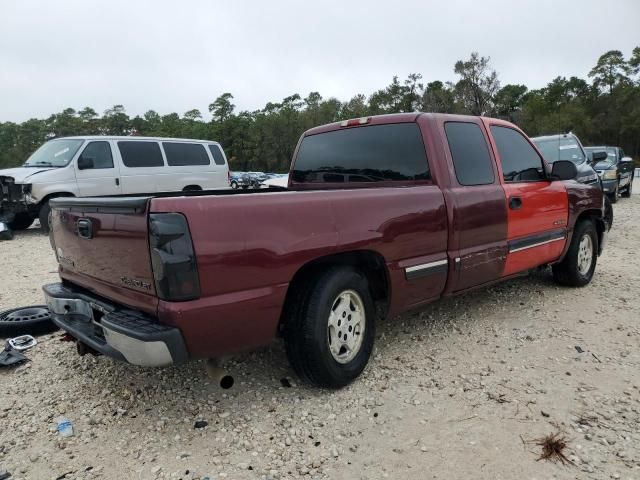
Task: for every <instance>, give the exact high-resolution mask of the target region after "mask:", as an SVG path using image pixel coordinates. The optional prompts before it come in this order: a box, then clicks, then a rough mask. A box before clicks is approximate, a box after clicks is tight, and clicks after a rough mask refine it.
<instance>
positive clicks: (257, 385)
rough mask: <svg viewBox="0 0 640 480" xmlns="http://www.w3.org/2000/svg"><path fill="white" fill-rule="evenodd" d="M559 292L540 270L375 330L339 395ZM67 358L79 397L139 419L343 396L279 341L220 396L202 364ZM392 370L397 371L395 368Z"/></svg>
mask: <svg viewBox="0 0 640 480" xmlns="http://www.w3.org/2000/svg"><path fill="white" fill-rule="evenodd" d="M560 291H561V289H560V288H559V287H557V286H556V285H555V283H554V282H553V280H552V277H551V273H550V271H549V270H540V271H536V272H534V273H532V274H531V275H529V276H527V277H523V278H520V279H515V280H511V281H509V282H506V283H501V284H498V285H495V286H493V287H488V288H485V289H480V290H478V291H475V292H471V293H467V294H465V295H461V296H458V297H451V298H448V299H444V300H441V301H438V302H435V303H433V304H431V305H429V306H427V307H426V308H424V309H422V310H420V311H416V312H412V313H408V314H404V315H401V316H398V317H396V318H393V319H390V320H388V321H386V322H379V323H378V325H377V334H376V346H375V348H374V353H373V356H372V359H371V361H370V363H369V366H368V368H367V369H366V370H365V372H364V373H363V375H362V378H361V379H359V380H357V381H356V382H354V383H353V384H352V385H350V386H348V387H346V389H345V390H347V391H348V390H351V389H364V390H366V389H367V386H366V385H367V383H370V382H371V381H376V380H380V379H381V380H382V381H384V377H385V376H388V375H393V372H392V370H393V369H394V368H396V367H393V366H392V367H389V364H394V363H398V362H400V363H402V358H401V357H402V356H403V355H406V354H407V350H406V349H407V346H406V344H407V341H411V343H410V345H411V346H410V348H411V349H412V350H411V353H412V354H415V348H422V349H423V352H424V356H425V357H427V358H429V356H431V355H434V356H438V355H439V352H442V351H447V350H448V348H449V343H450V342H451V341H452V339H453V338H454V337H455V336H459V335H466V336H469V338H468V341H469V342H472V343H474V344H475V342H476V339H475V338H474V337H475V334H474V332H478V331H479V330H486V329H490V330H493V329H500V327H501V324H500V322H499V319H500V317H501V316H502V315H504V316H505V318H507V316H509V318H511V317H512V316H513V314H512V313H509V312H513V303H516V304H518V307H519V308H521V309H522V312H523V315H522V316H521V317H520V319H521V323H522V326H523V328H525V327H526V325H529V324H531V322H532V317H531V316H530V315H528V313H530V312H534V311H535V307H534V304H535V305H536V306H538V307H540V305H541V303H540V301H541V300H542V305H544V302H545V300H546V299H551V298H553V297H555V296H557V295H559V294H560ZM536 297H538V298H536ZM507 304H509V305H507ZM538 310H540V308H538ZM496 320H498V321H496ZM416 342H418V343H416ZM420 342H421V343H420ZM68 355H69V357H71V356H72V355H73V358H69V359H68V360H69V361H68V363H67V362H65V363H66V364H67V365H70V368H71V369H73V370H76V372H75V373H76V375H75V377H76V378H77V379H79V381H80V382H81V383H82V384H83V386H82V387H81V388H82V389H83V391H85V392H86V393H87V394H89V393H88V391H94V392H93V393H94V394H95V395H103V394H104V393H105V392H108V393H109V394H110V395H116V396H119V395H120V394H121V392H126V395H125V398H123V403H124V404H126V407H123V408H126V409H127V410H138V411H139V412H140V413H139V415H140V414H141V415H144V414H145V413H144V412H145V411H147V409H148V405H149V404H158V405H166V406H167V407H168V408H170V406H171V405H175V400H176V396H178V398H180V399H181V402H180V403H181V406H180V408H181V409H183V408H187V410H189V409H191V410H192V412H191V413H193V414H194V415H196V414H197V413H198V412H202V411H206V410H208V409H211V408H212V407H216V408H218V409H220V408H232V406H233V408H234V409H235V408H238V406H240V407H243V408H245V407H247V406H248V404H250V403H251V402H255V401H260V400H261V399H267V398H268V399H271V400H273V399H276V400H277V402H276V404H277V403H278V402H291V401H299V400H300V399H304V398H316V397H323V396H326V395H330V396H332V395H341V393H340V392H341V391H327V390H321V389H317V388H313V387H309V386H307V385H305V384H303V383H301V382H300V381H299V379H298V378H297V376H296V375H295V373H294V372H293V371H292V369H291V368H290V366H289V364H288V361H287V358H286V354H285V350H284V346H283V342H282V341H275V342H273V344H272V345H270V346H268V347H265V348H262V349H260V350H257V351H255V352H251V353H247V354H243V355H239V356H237V357H235V358H233V359H231V360H230V361H229V362H227V364H226V368H227V370H228V371H229V372H230V373H231V374H232V375H233V376H234V378H235V385H234V386H233V388H232V389H230V390H221V389H220V388H219V386H217V385H214V384H213V383H212V382H211V381H210V380H209V378H208V377H207V376H206V373H205V368H204V361H196V362H190V363H188V364H186V365H180V366H175V367H169V368H142V367H137V366H133V365H129V364H125V363H121V362H115V361H112V360H111V359H108V358H104V357H98V358H93V357H90V356H87V357H84V358H82V359H80V358H77V357H75V353H72V352H71V351H69V352H68ZM381 366H382V368H380V367H381ZM397 368H402V366H401V365H400V364H398V365H397ZM424 375H425V376H427V375H428V372H424ZM119 392H120V393H119ZM185 406H186V407H185ZM274 408H275V407H274ZM156 413H157V412H156ZM177 413H178V412H176V414H177Z"/></svg>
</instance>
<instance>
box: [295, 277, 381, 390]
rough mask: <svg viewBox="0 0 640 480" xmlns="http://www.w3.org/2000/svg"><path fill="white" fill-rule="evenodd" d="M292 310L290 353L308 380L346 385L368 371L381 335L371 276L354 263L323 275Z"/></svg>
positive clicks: (299, 373)
mask: <svg viewBox="0 0 640 480" xmlns="http://www.w3.org/2000/svg"><path fill="white" fill-rule="evenodd" d="M293 299H296V300H295V301H296V302H297V303H296V304H295V306H293V308H290V309H289V318H287V319H286V322H287V323H286V325H285V330H284V339H285V346H286V350H287V357H288V358H289V362H290V363H291V366H292V367H293V369H294V370H295V371H296V373H297V374H298V375H299V376H300V378H302V379H303V380H305V381H307V382H309V383H311V384H313V385H316V386H319V387H326V388H340V387H344V386H345V385H347V384H349V383H350V382H352V381H353V380H354V379H355V378H356V377H358V375H360V373H362V371H363V370H364V368H365V366H366V365H367V362H368V361H369V357H370V356H371V351H372V350H373V342H374V338H375V308H374V305H373V300H372V298H371V293H370V291H369V284H368V282H367V279H366V277H365V276H364V275H363V274H362V273H360V272H359V271H357V270H354V269H353V268H349V267H333V268H330V269H329V270H327V271H325V272H323V273H321V274H319V275H318V276H316V277H315V278H314V279H313V280H312V281H311V285H310V287H308V288H307V289H306V291H305V292H304V293H303V294H302V295H296V296H294V297H293Z"/></svg>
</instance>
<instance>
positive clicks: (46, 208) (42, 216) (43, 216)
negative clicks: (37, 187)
mask: <svg viewBox="0 0 640 480" xmlns="http://www.w3.org/2000/svg"><path fill="white" fill-rule="evenodd" d="M50 216H51V206H50V205H49V200H47V201H46V202H44V203H43V204H42V206H41V207H40V212H39V213H38V220H40V229H41V230H42V233H49V230H50V227H51V226H50V223H49V217H50Z"/></svg>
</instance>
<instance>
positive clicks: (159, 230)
mask: <svg viewBox="0 0 640 480" xmlns="http://www.w3.org/2000/svg"><path fill="white" fill-rule="evenodd" d="M149 247H150V249H151V267H152V268H153V278H154V280H155V285H156V292H157V294H158V297H160V298H161V299H162V300H170V301H185V300H194V299H196V298H198V297H200V279H199V277H198V266H197V264H196V256H195V252H194V251H193V243H192V241H191V234H190V233H189V225H188V224H187V219H186V218H185V217H184V215H182V214H180V213H152V214H151V215H149Z"/></svg>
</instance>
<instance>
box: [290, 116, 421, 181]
mask: <svg viewBox="0 0 640 480" xmlns="http://www.w3.org/2000/svg"><path fill="white" fill-rule="evenodd" d="M291 175H292V176H293V181H295V182H306V183H361V182H382V181H394V180H395V181H403V180H404V181H406V180H428V179H429V178H430V176H429V165H428V163H427V155H426V152H425V148H424V143H423V142H422V135H421V133H420V128H419V127H418V125H417V124H415V123H395V124H389V125H372V126H368V127H355V128H349V129H345V130H335V131H332V132H326V133H319V134H317V135H310V136H308V137H305V138H304V139H303V140H302V143H301V144H300V149H299V150H298V156H297V158H296V161H295V165H294V169H293V171H292V172H291Z"/></svg>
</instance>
